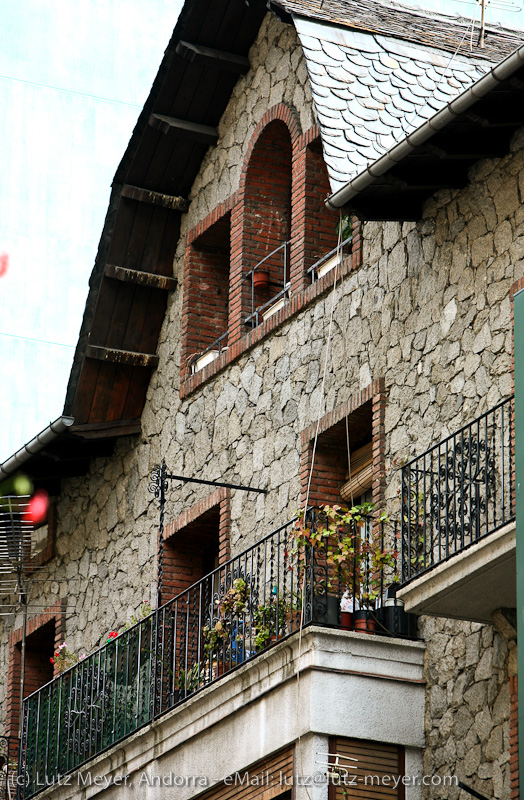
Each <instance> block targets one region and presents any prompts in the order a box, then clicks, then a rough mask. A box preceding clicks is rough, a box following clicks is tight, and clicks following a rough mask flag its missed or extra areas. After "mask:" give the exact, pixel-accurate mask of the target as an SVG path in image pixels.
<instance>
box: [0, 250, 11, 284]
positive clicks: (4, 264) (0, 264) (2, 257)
mask: <svg viewBox="0 0 524 800" xmlns="http://www.w3.org/2000/svg"><path fill="white" fill-rule="evenodd" d="M8 266H9V256H8V255H7V253H0V278H1V277H2V276H3V275H5V273H6V272H7V268H8Z"/></svg>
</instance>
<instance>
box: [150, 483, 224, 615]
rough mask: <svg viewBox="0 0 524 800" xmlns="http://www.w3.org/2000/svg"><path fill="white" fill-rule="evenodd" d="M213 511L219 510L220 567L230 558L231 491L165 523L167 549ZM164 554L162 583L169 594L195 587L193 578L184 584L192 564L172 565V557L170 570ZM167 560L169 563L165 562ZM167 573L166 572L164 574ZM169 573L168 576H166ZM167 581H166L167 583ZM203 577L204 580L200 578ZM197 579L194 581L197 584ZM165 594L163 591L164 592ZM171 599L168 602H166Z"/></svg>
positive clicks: (221, 492)
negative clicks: (188, 528) (190, 586)
mask: <svg viewBox="0 0 524 800" xmlns="http://www.w3.org/2000/svg"><path fill="white" fill-rule="evenodd" d="M213 508H215V509H216V508H218V512H219V523H218V563H219V565H220V566H223V565H224V564H225V563H226V562H227V561H229V559H230V557H231V536H230V534H231V490H230V489H226V488H220V489H217V490H216V491H214V492H212V493H211V494H209V495H208V496H207V497H204V498H202V500H199V501H198V502H197V503H195V504H194V505H192V506H191V508H188V509H187V510H186V511H183V512H182V513H181V514H179V515H178V517H176V518H175V519H174V520H172V521H171V522H168V523H167V525H166V526H165V528H164V545H167V548H168V549H169V546H170V545H173V544H175V542H176V541H177V540H178V539H179V534H182V536H183V532H184V531H185V529H186V528H187V527H188V526H189V525H191V524H192V523H195V522H198V520H199V519H200V518H201V517H202V516H203V515H204V514H206V513H207V512H208V511H211V509H213ZM186 555H187V554H186ZM166 557H167V552H166V550H164V576H163V583H166V584H167V585H168V586H170V587H171V591H173V589H174V590H175V594H174V595H173V596H176V595H177V594H178V593H179V592H180V591H184V590H185V588H187V586H188V585H190V584H192V583H194V581H195V578H194V577H193V578H192V579H191V580H190V581H189V582H188V581H187V575H188V574H189V572H188V569H189V567H190V571H191V572H192V570H193V567H194V564H188V563H187V562H186V563H184V564H181V563H180V562H178V565H177V562H175V561H173V555H171V557H170V558H171V562H170V564H171V565H170V566H169V567H168V563H167V561H166ZM167 560H169V559H167ZM166 570H167V572H166ZM167 573H169V575H167ZM166 577H168V580H167V581H166ZM202 577H203V576H202ZM198 579H199V578H198V577H197V580H198ZM157 585H158V564H157ZM163 593H164V588H163ZM169 599H171V598H169Z"/></svg>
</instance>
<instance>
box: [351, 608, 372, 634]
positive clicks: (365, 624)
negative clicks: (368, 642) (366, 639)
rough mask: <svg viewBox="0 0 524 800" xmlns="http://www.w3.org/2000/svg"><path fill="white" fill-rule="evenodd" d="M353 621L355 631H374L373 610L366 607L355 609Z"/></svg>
mask: <svg viewBox="0 0 524 800" xmlns="http://www.w3.org/2000/svg"><path fill="white" fill-rule="evenodd" d="M353 623H354V627H355V630H356V631H360V632H361V633H375V626H376V622H375V617H374V616H373V612H371V611H368V610H366V609H364V608H363V609H361V610H360V611H355V612H354V614H353Z"/></svg>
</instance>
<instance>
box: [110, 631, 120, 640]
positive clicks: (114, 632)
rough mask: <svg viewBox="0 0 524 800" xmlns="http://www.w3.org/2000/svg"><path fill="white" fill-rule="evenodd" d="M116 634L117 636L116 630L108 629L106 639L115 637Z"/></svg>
mask: <svg viewBox="0 0 524 800" xmlns="http://www.w3.org/2000/svg"><path fill="white" fill-rule="evenodd" d="M117 636H118V632H117V631H109V633H108V634H107V638H108V639H116V637H117Z"/></svg>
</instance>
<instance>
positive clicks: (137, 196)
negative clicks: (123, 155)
mask: <svg viewBox="0 0 524 800" xmlns="http://www.w3.org/2000/svg"><path fill="white" fill-rule="evenodd" d="M122 197H127V198H129V200H138V201H139V202H140V203H150V204H151V205H153V206H162V208H169V209H170V210H171V211H187V209H188V207H189V200H187V199H186V198H185V197H173V195H170V194H162V193H161V192H153V191H151V190H150V189H141V188H140V187H139V186H131V185H130V184H129V183H126V184H125V185H124V187H123V189H122Z"/></svg>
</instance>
